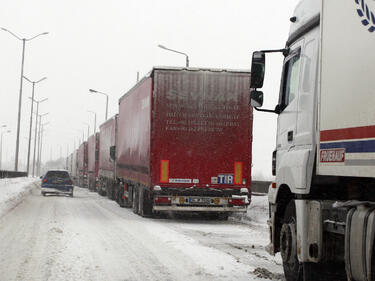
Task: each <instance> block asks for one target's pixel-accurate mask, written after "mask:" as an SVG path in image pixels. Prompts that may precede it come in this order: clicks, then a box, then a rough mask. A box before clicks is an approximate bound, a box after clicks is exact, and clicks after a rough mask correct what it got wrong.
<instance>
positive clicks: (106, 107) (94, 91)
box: [89, 89, 108, 121]
mask: <svg viewBox="0 0 375 281" xmlns="http://www.w3.org/2000/svg"><path fill="white" fill-rule="evenodd" d="M89 92H90V93H96V94H102V95H105V96H106V105H105V120H104V121H107V119H108V94H106V93H103V92H99V91H96V90H93V89H89Z"/></svg>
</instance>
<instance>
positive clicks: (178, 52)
mask: <svg viewBox="0 0 375 281" xmlns="http://www.w3.org/2000/svg"><path fill="white" fill-rule="evenodd" d="M158 47H159V48H161V49H164V50H167V51H170V52H174V53H177V54H180V55H184V56H185V57H186V67H189V56H188V55H187V54H186V53H183V52H180V51H177V50H173V49H169V48H167V47H165V46H163V45H158Z"/></svg>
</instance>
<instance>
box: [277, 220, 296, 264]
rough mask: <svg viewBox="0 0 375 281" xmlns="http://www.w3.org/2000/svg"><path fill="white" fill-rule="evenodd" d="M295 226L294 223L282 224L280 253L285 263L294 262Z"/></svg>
mask: <svg viewBox="0 0 375 281" xmlns="http://www.w3.org/2000/svg"><path fill="white" fill-rule="evenodd" d="M296 248H297V240H296V227H295V224H294V223H288V224H283V226H282V228H281V233H280V253H281V257H282V259H283V262H285V263H295V257H296V253H297V249H296Z"/></svg>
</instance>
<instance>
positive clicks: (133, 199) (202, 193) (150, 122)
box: [104, 67, 252, 218]
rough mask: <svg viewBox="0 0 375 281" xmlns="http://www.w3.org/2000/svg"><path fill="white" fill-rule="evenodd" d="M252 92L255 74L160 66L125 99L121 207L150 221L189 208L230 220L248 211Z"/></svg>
mask: <svg viewBox="0 0 375 281" xmlns="http://www.w3.org/2000/svg"><path fill="white" fill-rule="evenodd" d="M249 89H250V72H248V71H236V70H224V69H203V68H172V67H155V68H153V69H152V71H151V72H150V73H149V75H147V76H146V77H145V78H143V79H142V80H141V81H140V82H139V83H137V84H136V85H135V86H134V87H133V88H132V89H130V90H129V91H128V92H127V93H126V94H124V95H123V96H122V97H121V98H120V100H119V114H118V119H117V130H116V132H117V135H116V144H115V160H116V161H115V164H116V166H115V169H116V180H117V184H116V185H115V192H114V197H115V199H116V200H117V202H119V204H120V205H122V206H128V207H132V208H133V211H134V212H135V213H138V214H140V215H142V216H150V215H152V214H153V213H155V212H169V211H173V212H186V211H189V212H201V213H206V214H210V215H213V216H221V217H223V218H226V217H227V216H228V214H229V213H230V212H246V209H247V205H248V204H249V200H250V194H251V193H250V186H251V161H252V155H251V145H252V109H251V108H250V107H249V102H250V97H249V92H250V90H249ZM112 130H113V129H112ZM112 132H113V131H112ZM112 141H113V140H112ZM111 145H113V142H112V143H111ZM106 147H107V149H108V145H107V146H106ZM104 157H107V159H108V157H109V155H108V151H107V152H106V153H105V155H104ZM111 175H112V174H111ZM111 196H112V195H111Z"/></svg>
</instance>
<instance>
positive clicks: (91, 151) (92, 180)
mask: <svg viewBox="0 0 375 281" xmlns="http://www.w3.org/2000/svg"><path fill="white" fill-rule="evenodd" d="M87 142H88V144H87V149H88V152H87V154H88V155H87V156H88V158H87V172H88V188H89V189H90V190H96V186H97V182H98V170H99V133H96V134H94V135H92V136H90V137H89V139H88V141H87Z"/></svg>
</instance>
